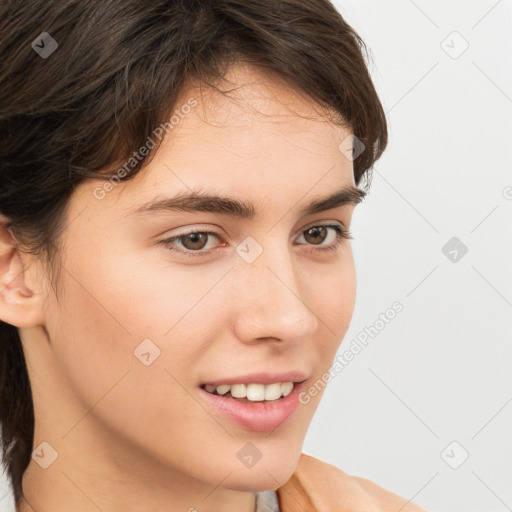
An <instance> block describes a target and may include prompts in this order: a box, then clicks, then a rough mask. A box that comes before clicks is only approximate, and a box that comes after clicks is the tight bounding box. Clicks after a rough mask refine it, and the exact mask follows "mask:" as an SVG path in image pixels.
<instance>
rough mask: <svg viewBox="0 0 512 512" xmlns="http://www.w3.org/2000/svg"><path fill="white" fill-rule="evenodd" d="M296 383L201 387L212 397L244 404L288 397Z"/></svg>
mask: <svg viewBox="0 0 512 512" xmlns="http://www.w3.org/2000/svg"><path fill="white" fill-rule="evenodd" d="M295 384H297V383H295V382H275V383H272V384H259V383H251V384H220V385H218V386H215V385H213V384H203V385H202V386H201V388H202V389H204V390H205V391H206V392H207V393H210V394H211V395H217V396H222V397H224V398H228V399H233V400H238V401H239V402H244V403H253V402H273V401H277V400H281V399H282V398H284V397H286V396H288V395H289V394H290V393H291V392H292V391H293V389H294V387H295Z"/></svg>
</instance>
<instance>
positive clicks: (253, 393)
mask: <svg viewBox="0 0 512 512" xmlns="http://www.w3.org/2000/svg"><path fill="white" fill-rule="evenodd" d="M247 400H253V401H255V402H256V401H257V400H258V401H259V400H265V386H264V385H263V384H248V386H247Z"/></svg>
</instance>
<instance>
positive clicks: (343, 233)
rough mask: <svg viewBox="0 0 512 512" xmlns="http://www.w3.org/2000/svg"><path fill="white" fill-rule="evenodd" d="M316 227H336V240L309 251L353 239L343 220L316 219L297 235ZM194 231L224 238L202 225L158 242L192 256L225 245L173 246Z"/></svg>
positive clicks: (317, 250) (323, 248)
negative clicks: (177, 240)
mask: <svg viewBox="0 0 512 512" xmlns="http://www.w3.org/2000/svg"><path fill="white" fill-rule="evenodd" d="M314 227H326V228H331V229H335V230H336V232H337V233H336V240H335V241H334V243H331V244H328V245H319V246H318V248H316V249H315V245H314V244H313V245H310V247H311V248H312V249H310V250H309V251H308V252H312V253H315V252H316V253H322V252H327V251H329V250H336V249H337V247H338V245H339V244H340V243H341V241H342V239H353V237H352V234H351V232H350V230H349V229H348V228H347V227H346V226H345V224H344V223H343V222H341V221H338V220H336V221H328V220H327V221H316V222H312V223H310V224H307V225H306V226H304V227H303V228H301V229H300V231H299V232H298V235H296V237H297V236H300V235H302V234H303V233H304V232H306V231H307V230H309V229H311V228H314ZM192 233H204V234H207V235H214V236H216V237H217V238H218V239H222V238H223V237H222V235H221V234H220V233H219V232H217V231H212V230H211V228H202V227H200V226H199V227H197V226H196V227H194V228H189V229H188V230H187V231H183V232H181V233H177V234H176V235H172V236H169V237H166V238H164V239H163V240H161V241H160V242H158V243H159V244H161V245H164V246H166V247H167V249H168V250H170V251H172V252H177V253H179V254H182V255H184V256H191V257H194V256H198V257H200V256H209V255H211V254H212V252H213V251H215V250H216V249H217V248H218V247H223V246H225V244H222V245H220V246H218V247H215V248H213V249H207V250H204V249H200V250H197V251H191V250H186V249H176V248H174V247H173V248H171V247H170V246H171V244H172V243H173V242H174V241H175V240H176V239H179V238H181V237H184V236H186V235H189V234H192ZM298 245H309V244H298Z"/></svg>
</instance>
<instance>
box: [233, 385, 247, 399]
mask: <svg viewBox="0 0 512 512" xmlns="http://www.w3.org/2000/svg"><path fill="white" fill-rule="evenodd" d="M231 395H232V396H233V398H245V397H246V396H247V386H246V385H245V384H231Z"/></svg>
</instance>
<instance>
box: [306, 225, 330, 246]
mask: <svg viewBox="0 0 512 512" xmlns="http://www.w3.org/2000/svg"><path fill="white" fill-rule="evenodd" d="M326 237H327V227H326V226H314V227H312V228H309V229H307V230H306V231H304V238H305V239H306V240H307V242H308V243H311V244H314V245H316V244H321V243H322V242H323V241H324V240H325V239H326Z"/></svg>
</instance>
